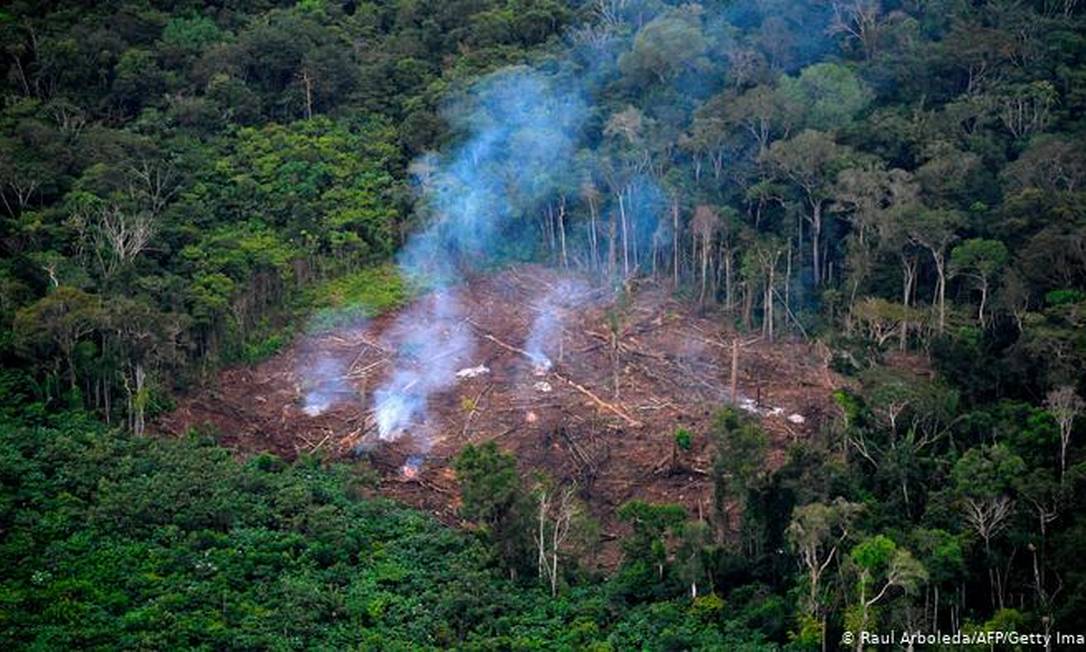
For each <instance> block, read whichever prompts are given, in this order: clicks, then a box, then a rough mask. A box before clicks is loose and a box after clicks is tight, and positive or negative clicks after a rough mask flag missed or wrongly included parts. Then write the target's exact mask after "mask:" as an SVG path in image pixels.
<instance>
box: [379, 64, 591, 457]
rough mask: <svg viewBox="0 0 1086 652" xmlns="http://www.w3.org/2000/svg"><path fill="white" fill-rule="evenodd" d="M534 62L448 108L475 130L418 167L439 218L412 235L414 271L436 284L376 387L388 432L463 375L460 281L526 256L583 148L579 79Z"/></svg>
mask: <svg viewBox="0 0 1086 652" xmlns="http://www.w3.org/2000/svg"><path fill="white" fill-rule="evenodd" d="M568 82H569V80H568V79H565V78H563V77H561V76H547V75H543V74H541V73H540V72H538V71H536V70H533V69H531V68H523V67H522V68H511V69H507V70H503V71H500V72H498V73H495V74H493V75H491V76H489V77H487V78H485V79H484V80H482V81H481V82H479V83H477V84H476V85H475V86H474V87H473V88H472V89H471V90H470V92H469V93H468V94H467V96H466V97H462V98H459V100H458V101H456V102H454V103H453V104H451V105H450V107H449V108H448V109H447V111H446V114H447V118H448V120H449V121H450V123H451V124H452V125H453V126H454V127H455V128H457V129H458V130H459V131H461V132H463V133H466V134H467V137H466V139H465V140H464V141H463V142H462V143H461V144H460V146H459V147H457V148H455V149H454V150H453V151H452V153H451V154H449V155H447V156H444V157H441V156H437V155H431V156H428V157H426V158H424V159H422V160H420V161H418V162H416V164H415V165H414V166H412V167H413V170H414V171H415V173H416V178H417V181H418V184H419V190H420V198H419V210H420V213H421V214H422V215H424V216H425V217H427V218H429V220H430V222H429V225H428V226H427V227H426V228H425V229H423V230H422V231H420V232H418V233H416V234H414V235H412V236H411V238H410V239H409V240H408V242H407V245H406V246H405V247H404V249H403V251H402V253H401V254H400V256H399V259H398V263H399V266H400V269H401V270H402V272H403V273H404V275H405V276H407V277H408V278H410V279H412V280H414V281H415V282H417V283H420V284H422V285H425V286H430V287H436V288H437V290H436V291H435V292H434V293H433V294H432V295H431V298H429V299H428V300H424V301H421V302H419V303H418V304H417V305H416V306H415V307H414V308H413V309H412V310H409V311H407V312H405V313H403V314H401V315H400V317H399V318H398V319H397V321H396V324H395V325H394V327H393V329H392V335H391V340H392V344H393V346H394V348H395V349H396V351H397V352H398V353H397V358H396V365H395V370H394V371H393V373H392V375H391V376H390V377H389V379H388V380H387V381H386V382H385V383H384V384H382V385H381V387H380V388H378V389H377V391H376V392H375V394H374V399H375V413H376V420H377V427H378V433H379V436H380V437H381V438H382V439H395V438H397V437H398V436H399V435H400V434H401V433H403V432H404V431H405V430H406V429H407V428H409V427H410V426H411V425H412V424H413V423H418V422H421V421H424V420H425V418H426V407H427V403H428V400H429V398H430V396H431V395H432V394H433V393H434V392H438V391H441V390H443V389H445V388H447V387H449V386H451V385H452V383H454V382H455V381H456V376H455V370H456V369H457V368H459V367H462V366H464V365H465V364H466V363H467V362H468V360H469V357H470V355H471V352H472V351H473V348H474V347H473V344H474V343H473V339H472V336H471V333H470V331H469V330H468V328H467V327H466V325H465V323H464V321H463V319H464V315H463V314H462V313H463V310H462V308H461V305H460V301H459V295H458V291H457V288H456V284H457V283H458V282H459V281H460V280H461V278H462V275H463V274H464V273H465V272H467V271H471V270H473V269H479V268H482V267H485V266H487V265H491V264H494V263H495V262H497V261H500V260H504V259H516V258H525V257H529V256H531V255H532V254H534V251H531V250H529V251H524V249H523V248H524V246H525V244H526V243H530V242H534V241H535V237H534V235H533V236H531V237H529V236H528V233H527V232H528V231H530V230H531V229H533V228H534V223H533V222H531V221H529V220H526V219H525V217H526V216H527V215H529V214H531V213H532V212H534V209H535V208H536V207H538V206H539V205H540V203H541V202H543V201H545V200H546V199H548V198H549V197H551V196H552V195H553V194H554V192H555V190H556V187H557V185H558V183H559V178H560V176H561V171H562V170H564V169H568V165H567V164H568V161H569V160H570V159H571V158H572V156H573V153H574V151H575V147H576V143H577V139H578V137H579V132H580V128H581V125H582V123H583V120H584V115H585V102H584V100H583V98H582V95H581V92H580V89H579V88H578V87H577V85H576V84H573V83H568Z"/></svg>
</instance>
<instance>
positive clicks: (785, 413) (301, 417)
mask: <svg viewBox="0 0 1086 652" xmlns="http://www.w3.org/2000/svg"><path fill="white" fill-rule="evenodd" d="M570 278H572V275H563V274H562V273H560V272H558V271H555V270H552V269H549V268H545V267H541V266H519V267H515V268H510V269H506V270H505V271H502V272H499V273H495V274H492V275H487V276H479V277H476V278H473V279H471V280H469V281H467V282H466V283H465V285H464V286H463V287H462V288H460V296H461V299H462V303H463V308H464V315H465V320H466V321H467V323H468V324H469V325H470V329H471V332H472V333H473V335H474V339H475V349H474V355H473V357H472V360H471V361H470V364H468V365H467V366H468V367H473V366H475V365H485V366H486V367H487V368H488V369H489V371H488V372H487V373H482V374H480V375H478V376H475V377H471V378H464V379H461V380H459V381H458V382H455V383H453V384H452V385H451V387H449V388H448V389H446V390H445V391H442V392H439V393H437V394H435V395H433V396H431V400H430V403H429V410H428V413H427V417H426V420H425V423H422V424H419V427H418V428H412V430H413V431H417V432H416V434H414V435H410V434H408V435H405V436H403V437H402V438H400V439H399V440H397V441H393V442H383V441H381V440H380V439H379V438H378V437H377V432H376V427H375V423H374V418H373V411H372V400H371V392H372V390H373V389H374V388H375V387H377V386H378V385H379V384H380V382H381V380H382V379H383V378H385V377H386V376H387V374H388V373H389V372H390V369H391V367H392V364H391V363H392V357H393V351H394V349H395V347H396V344H395V342H393V341H391V338H390V337H389V332H390V330H391V329H390V326H391V325H392V324H393V322H394V321H395V319H396V317H397V315H396V314H388V315H384V316H382V317H379V318H376V319H374V320H372V321H370V322H368V323H366V324H360V325H357V326H355V327H351V328H341V329H338V330H336V331H333V332H326V333H323V334H317V335H313V336H309V337H305V338H300V339H299V341H297V342H295V343H294V344H293V345H292V346H291V347H290V348H289V349H287V350H285V351H283V352H282V353H280V354H278V355H276V356H275V357H273V358H271V359H269V360H267V361H265V362H263V363H261V364H258V365H256V366H254V367H237V368H231V369H226V370H224V371H222V372H221V373H220V374H219V376H218V381H217V383H216V385H215V386H214V387H211V388H208V389H205V390H202V391H199V392H196V393H193V394H191V395H189V396H187V397H185V398H183V399H182V400H181V401H180V403H179V405H178V408H177V409H176V410H175V411H174V412H172V413H171V414H169V415H166V416H165V417H164V418H162V419H160V420H159V422H158V423H157V429H158V430H159V431H160V432H163V433H167V434H173V435H181V434H182V433H184V432H186V431H187V430H188V429H189V428H191V427H207V426H210V427H212V428H213V429H214V430H215V431H216V432H218V433H220V435H219V437H220V441H221V442H222V444H223V445H225V446H227V447H231V448H233V449H235V450H236V451H237V452H238V453H239V454H242V455H247V454H252V453H256V452H262V451H270V452H273V453H276V454H278V455H280V456H282V457H284V458H288V459H290V458H294V457H296V456H298V455H300V454H306V453H310V454H318V455H325V456H328V457H332V458H336V459H346V458H351V457H355V456H363V457H366V458H367V459H368V460H369V463H370V465H371V466H372V467H373V468H374V469H375V470H376V471H377V472H378V474H379V476H380V481H379V483H378V487H377V491H379V492H380V493H381V494H383V495H386V496H389V497H392V498H395V499H398V500H401V501H403V502H405V503H407V504H409V505H411V506H414V507H417V508H419V509H424V510H426V511H429V512H431V513H432V514H434V515H435V516H437V517H438V518H440V519H442V520H443V521H445V522H447V523H454V524H455V523H458V517H457V505H458V497H457V484H456V482H455V478H454V475H453V472H452V470H451V469H450V463H451V458H452V457H454V456H455V455H456V453H457V452H458V451H459V450H460V449H462V448H463V447H464V446H465V445H466V444H469V443H480V442H485V441H488V440H495V441H497V443H498V444H499V446H501V447H502V448H503V449H505V450H507V451H509V452H511V453H513V454H515V455H516V457H517V460H518V462H519V465H520V468H521V469H522V472H523V474H524V477H525V478H531V477H532V474H533V472H535V471H542V472H545V473H546V474H547V475H549V476H550V477H552V478H554V479H556V480H559V481H563V482H575V483H576V484H577V486H578V487H579V490H580V494H581V496H582V497H583V498H584V500H585V501H586V503H587V504H588V506H589V508H590V510H591V511H592V513H593V515H594V516H595V517H596V518H597V519H598V520H599V521H600V523H601V526H602V531H603V540H604V545H603V549H602V552H601V557H600V558H599V559H598V561H599V563H601V564H602V565H604V566H612V565H613V564H614V563H615V561H616V559H617V545H615V543H614V542H615V541H616V540H617V538H618V537H620V536H621V534H622V532H623V529H622V526H621V524H620V523H618V521H617V519H616V518H615V510H616V509H617V507H618V506H619V505H621V504H622V503H623V502H625V501H628V500H631V499H634V498H640V499H644V500H649V501H654V502H675V503H680V504H682V505H684V506H685V507H686V508H687V510H688V512H689V513H691V514H698V513H701V512H705V511H707V510H708V509H709V508H710V507H711V503H712V488H711V486H710V482H709V478H708V476H707V471H708V469H709V468H710V466H711V455H712V451H711V444H710V441H709V438H708V437H707V435H706V433H707V432H708V430H709V425H710V423H711V421H712V415H713V413H714V412H715V411H716V410H717V409H718V408H719V407H720V406H721V405H723V404H725V403H726V402H727V401H728V398H729V397H728V394H729V387H728V385H729V380H728V379H729V375H730V365H731V342H732V339H733V336H734V333H733V332H731V331H730V330H729V329H728V328H727V327H726V326H725V325H724V324H725V321H726V320H724V319H723V318H721V317H719V316H717V315H712V314H709V315H702V314H699V311H698V310H697V309H696V307H694V306H691V305H690V304H689V303H685V302H682V301H679V300H676V299H674V298H673V297H672V296H671V292H670V291H669V289H668V288H666V287H660V286H658V285H655V284H652V283H647V282H646V283H641V284H638V285H636V286H634V287H631V288H630V292H629V293H628V296H629V299H628V300H626V301H624V302H623V303H622V304H621V305H619V304H616V301H615V297H614V296H613V295H612V294H611V293H610V292H608V291H605V290H603V289H593V290H591V291H590V292H587V299H586V300H584V301H582V302H580V303H579V304H578V305H576V306H569V305H562V302H561V301H559V302H557V303H558V305H557V306H555V307H554V308H553V310H554V312H555V314H556V315H557V316H558V317H560V318H561V328H560V331H561V335H560V336H558V335H555V338H554V339H557V340H558V341H551V342H548V343H547V353H548V355H550V356H551V357H552V360H553V362H554V366H553V367H552V368H551V369H550V370H549V371H547V372H546V373H545V375H536V374H535V373H534V372H533V366H532V363H531V361H530V360H529V359H528V358H527V357H526V356H525V355H523V354H522V353H521V352H519V351H517V349H519V348H520V347H522V346H523V343H524V340H525V338H526V337H527V335H528V332H529V330H530V328H531V323H532V321H533V320H534V319H535V318H536V315H537V314H538V310H539V307H538V298H539V297H540V296H543V295H544V294H546V293H547V292H552V291H554V290H555V288H558V287H561V286H560V284H561V283H563V281H568V280H569V279H570ZM577 280H578V281H579V282H583V279H577ZM584 298H585V297H583V296H582V299H584ZM616 330H617V333H618V334H617V337H615V336H613V333H615V332H616ZM741 351H742V352H741V355H740V364H739V383H738V386H739V394H740V398H741V399H745V400H743V401H741V404H742V405H745V409H747V410H748V411H753V412H757V413H758V414H759V418H760V419H761V420H762V423H763V427H764V429H765V430H766V431H767V432H768V433H770V435H771V439H772V441H773V443H774V446H773V453H772V455H771V459H770V461H769V464H770V465H777V464H779V463H780V461H781V458H782V456H783V451H784V448H785V447H786V446H787V443H788V442H789V441H791V440H794V439H796V438H805V437H809V436H812V435H813V434H814V433H816V432H817V431H818V428H819V426H820V424H821V423H822V421H823V419H824V418H825V417H826V416H827V414H828V410H829V409H830V403H829V400H830V392H831V391H832V389H833V387H834V386H836V384H837V382H838V379H837V378H836V376H834V375H833V374H832V373H831V372H830V371H829V370H828V369H827V367H826V364H825V361H826V358H827V356H826V355H824V354H823V352H822V351H820V350H819V348H818V347H816V346H815V345H810V344H807V343H804V342H798V341H780V340H778V341H776V342H773V343H768V342H765V341H762V340H755V339H754V338H747V339H745V340H744V346H743V347H742V349H741ZM329 356H331V357H332V358H334V359H336V360H338V361H340V364H341V365H342V371H343V373H342V374H341V379H342V380H343V381H344V387H346V388H347V391H346V392H341V394H340V395H339V396H338V401H337V402H336V403H334V404H333V405H332V406H331V407H330V408H329V409H328V410H327V411H325V412H323V413H322V414H319V415H317V416H310V415H309V414H307V413H306V412H305V411H304V409H303V408H304V407H305V405H304V400H305V399H304V395H305V392H306V391H307V386H311V385H312V381H311V380H309V379H308V378H307V372H306V369H308V368H311V367H312V364H313V361H314V360H315V359H317V358H318V357H320V358H322V359H324V358H327V357H329ZM616 377H617V391H616ZM539 383H545V385H543V384H539ZM548 389H549V391H546V390H548ZM799 417H802V422H800V418H799ZM679 426H682V427H685V428H687V429H688V430H690V431H691V432H692V433H694V441H693V447H692V449H691V450H690V451H689V452H685V453H682V454H681V455H680V457H679V464H678V465H677V466H676V467H673V465H672V464H671V459H672V441H673V433H674V432H675V429H676V428H677V427H679ZM418 433H425V437H426V441H422V435H421V434H418ZM427 449H428V450H427ZM422 451H426V452H425V455H424V457H423V463H422V466H421V468H420V469H419V471H418V473H417V474H411V473H405V472H404V468H405V467H404V464H405V462H407V461H408V460H409V457H411V456H413V455H418V454H419V453H420V452H422Z"/></svg>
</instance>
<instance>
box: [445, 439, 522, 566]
mask: <svg viewBox="0 0 1086 652" xmlns="http://www.w3.org/2000/svg"><path fill="white" fill-rule="evenodd" d="M453 469H454V470H455V471H456V478H457V480H458V481H459V482H460V495H461V498H462V501H463V502H462V505H461V507H460V511H461V514H463V516H464V517H465V518H468V519H471V520H473V521H475V522H477V523H479V524H480V525H481V526H483V528H484V531H485V532H486V533H487V534H488V535H489V537H490V540H491V543H492V545H493V547H494V550H495V551H496V553H497V556H498V558H499V559H501V560H502V561H503V562H504V563H505V564H506V567H507V568H508V570H509V574H510V576H511V577H515V576H516V575H517V569H518V568H519V566H520V564H521V562H523V561H524V552H525V547H526V545H525V544H526V541H525V540H524V538H525V536H524V535H525V534H526V533H527V532H529V531H530V529H529V528H528V527H526V526H525V523H524V520H525V515H526V514H527V513H528V512H527V509H526V505H525V495H524V490H523V488H522V487H521V485H520V480H519V474H518V473H517V465H516V460H515V459H514V458H513V456H512V455H510V454H508V453H505V452H502V451H501V450H499V449H498V446H497V444H495V443H494V442H493V441H488V442H486V443H485V444H482V445H479V446H475V445H472V444H469V445H468V446H465V447H464V450H462V451H461V452H460V454H459V455H457V457H456V459H455V461H454V463H453Z"/></svg>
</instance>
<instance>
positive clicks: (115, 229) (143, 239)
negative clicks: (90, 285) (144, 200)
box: [95, 204, 156, 278]
mask: <svg viewBox="0 0 1086 652" xmlns="http://www.w3.org/2000/svg"><path fill="white" fill-rule="evenodd" d="M97 218H98V223H97V225H96V229H95V236H96V240H97V241H98V242H97V244H98V245H99V246H98V247H96V251H97V255H98V260H99V264H100V265H101V267H102V270H103V273H104V274H105V276H106V277H107V278H109V277H112V276H113V275H114V274H115V273H116V272H117V271H118V270H119V269H120V268H121V267H123V266H124V265H127V264H128V263H129V262H130V261H131V260H132V259H134V258H135V257H136V256H138V255H139V254H140V253H141V252H142V251H143V250H144V249H146V248H147V245H148V243H150V241H151V238H152V237H153V236H154V234H155V228H156V227H155V219H154V215H153V214H152V213H151V212H149V211H137V212H128V211H125V210H123V209H121V208H120V207H119V206H117V205H115V204H113V205H107V206H102V207H101V208H100V209H99V211H98V216H97Z"/></svg>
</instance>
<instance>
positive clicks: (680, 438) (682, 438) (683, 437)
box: [675, 428, 694, 451]
mask: <svg viewBox="0 0 1086 652" xmlns="http://www.w3.org/2000/svg"><path fill="white" fill-rule="evenodd" d="M693 440H694V435H693V434H692V433H691V432H690V431H689V430H687V429H686V428H676V429H675V446H676V447H678V448H679V449H680V450H684V451H688V450H690V446H691V445H692V443H693Z"/></svg>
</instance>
